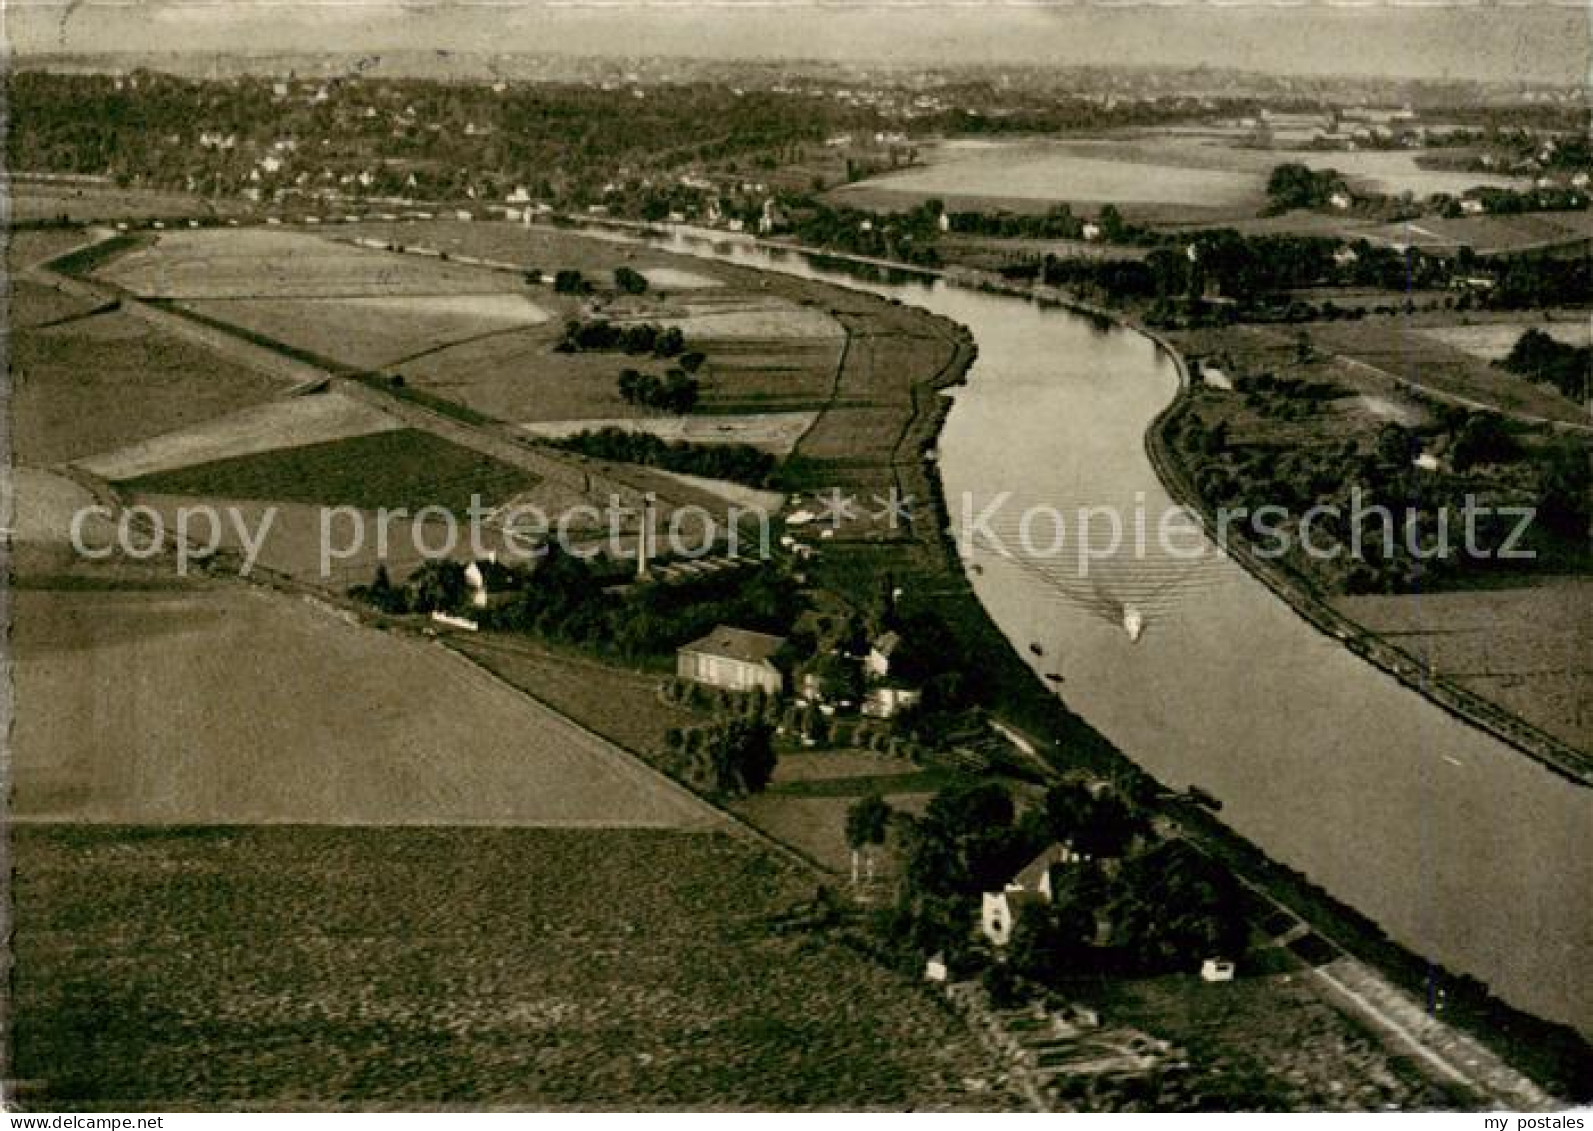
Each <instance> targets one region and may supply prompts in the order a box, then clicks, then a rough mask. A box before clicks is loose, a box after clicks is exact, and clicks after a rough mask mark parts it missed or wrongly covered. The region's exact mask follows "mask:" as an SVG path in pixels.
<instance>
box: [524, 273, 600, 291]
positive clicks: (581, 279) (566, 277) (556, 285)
mask: <svg viewBox="0 0 1593 1131" xmlns="http://www.w3.org/2000/svg"><path fill="white" fill-rule="evenodd" d="M536 274H537V280H540V279H541V277H542V272H541V271H538V272H537V273H536ZM527 279H528V281H536V280H531V279H530V276H529V274H528V276H527ZM595 289H596V288H595V287H593V286H592V282H591V280H590V279H588V278H587V277H586V276H585V275H583V274H581V273H580V272H579V271H577V270H576V269H575V268H573V267H564V268H561V269H560V270H558V271H555V272H554V273H553V293H554V294H561V295H589V294H591V293H592V292H593V290H595Z"/></svg>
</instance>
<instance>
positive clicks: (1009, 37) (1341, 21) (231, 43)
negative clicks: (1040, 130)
mask: <svg viewBox="0 0 1593 1131" xmlns="http://www.w3.org/2000/svg"><path fill="white" fill-rule="evenodd" d="M0 3H3V4H4V17H5V21H6V26H5V32H6V38H7V40H8V41H9V43H10V45H11V46H12V48H13V50H14V51H15V52H16V53H17V54H18V55H19V56H24V57H25V56H27V55H29V54H36V53H39V52H45V51H82V52H100V51H115V50H131V51H151V50H183V49H187V50H192V51H196V52H207V53H215V52H218V51H219V52H226V51H230V50H237V49H239V48H247V49H251V50H272V51H302V52H313V51H317V50H326V51H338V52H346V51H361V52H381V51H386V50H394V49H399V48H411V49H413V48H447V49H451V50H456V51H488V52H499V51H501V52H514V51H524V52H551V53H564V54H579V55H629V56H644V55H683V56H698V57H708V58H760V59H770V58H776V59H777V58H790V57H802V58H820V59H846V60H853V61H864V62H866V61H869V60H875V61H890V62H918V61H923V62H993V63H1002V62H1006V63H1053V64H1056V65H1059V66H1068V65H1076V64H1090V63H1098V64H1111V63H1119V64H1130V65H1134V64H1168V65H1184V66H1190V65H1196V64H1200V63H1206V64H1209V65H1211V66H1215V67H1239V68H1243V69H1247V70H1257V71H1268V72H1273V73H1284V74H1341V75H1388V76H1398V77H1418V78H1444V77H1448V78H1469V79H1485V80H1507V79H1514V78H1521V79H1527V80H1532V81H1542V82H1555V83H1587V82H1588V80H1589V74H1590V34H1593V16H1590V6H1589V3H1588V0H1511V2H1501V0H0Z"/></svg>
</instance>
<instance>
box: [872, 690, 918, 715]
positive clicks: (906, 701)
mask: <svg viewBox="0 0 1593 1131" xmlns="http://www.w3.org/2000/svg"><path fill="white" fill-rule="evenodd" d="M923 698H924V693H923V692H922V691H920V690H918V688H916V687H874V688H870V689H869V692H868V694H867V695H866V696H865V697H864V698H863V713H864V714H865V715H867V716H869V717H870V718H873V719H890V718H894V717H895V716H896V715H898V714H900V713H901V712H902V711H905V710H907V708H909V707H916V706H917V705H918V704H919V702H921V701H922V700H923Z"/></svg>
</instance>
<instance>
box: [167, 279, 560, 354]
mask: <svg viewBox="0 0 1593 1131" xmlns="http://www.w3.org/2000/svg"><path fill="white" fill-rule="evenodd" d="M186 305H187V306H188V307H189V308H190V309H192V310H194V311H196V312H197V313H199V314H202V315H205V316H206V317H208V318H214V319H216V320H218V321H221V322H228V323H231V324H233V325H235V326H241V327H243V328H244V329H246V330H250V331H252V332H254V333H256V334H262V335H264V336H265V337H268V338H272V339H274V340H276V341H280V342H289V343H291V344H293V345H295V346H298V347H299V348H300V349H307V350H309V351H310V352H311V353H314V354H317V355H319V356H321V357H329V358H335V359H336V360H338V361H342V362H345V363H347V364H349V365H357V366H361V367H364V368H367V369H380V368H383V367H385V366H390V365H397V364H399V363H400V362H402V361H404V360H405V359H407V358H409V357H412V356H413V355H415V354H418V353H425V352H429V351H431V350H434V349H437V348H440V347H442V346H445V345H449V344H451V343H454V342H462V341H468V340H470V339H472V338H479V337H486V336H490V335H494V334H503V333H507V332H509V331H511V330H517V329H522V328H524V327H527V326H535V325H538V324H540V323H543V322H546V321H547V320H548V312H547V310H545V309H544V308H543V307H541V306H539V305H537V303H535V302H533V301H532V300H531V298H529V297H528V296H526V295H523V294H506V293H498V294H436V295H409V294H401V295H394V296H387V297H363V298H336V297H327V298H315V299H308V298H303V299H262V298H250V299H217V300H211V301H201V302H190V303H187V304H186Z"/></svg>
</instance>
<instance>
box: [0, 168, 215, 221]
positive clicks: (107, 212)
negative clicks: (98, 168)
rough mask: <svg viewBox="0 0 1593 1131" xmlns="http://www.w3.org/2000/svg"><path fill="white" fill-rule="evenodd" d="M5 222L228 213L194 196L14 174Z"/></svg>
mask: <svg viewBox="0 0 1593 1131" xmlns="http://www.w3.org/2000/svg"><path fill="white" fill-rule="evenodd" d="M8 187H9V194H10V197H11V202H10V203H11V222H12V223H16V224H22V223H27V222H29V221H38V220H58V219H60V218H61V217H62V216H65V217H67V218H68V219H69V220H71V221H72V222H74V223H88V222H91V221H96V220H103V221H114V220H134V219H146V218H147V219H161V220H173V219H182V218H186V217H201V218H208V217H213V216H215V215H217V214H218V213H219V214H223V215H224V214H226V213H227V212H229V211H234V209H231V208H229V206H228V204H226V203H222V204H220V205H213V204H211V203H210V202H209V201H207V200H202V199H200V198H199V197H197V196H188V195H186V194H184V193H178V192H158V191H154V190H150V189H134V188H119V187H117V186H116V185H114V184H111V183H110V182H109V181H99V180H90V179H87V178H70V179H68V178H59V179H52V180H48V181H46V180H39V179H36V178H29V177H27V176H26V175H25V174H19V175H18V176H17V177H16V179H15V180H13V181H12V182H11V184H10V185H9V186H8Z"/></svg>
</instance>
